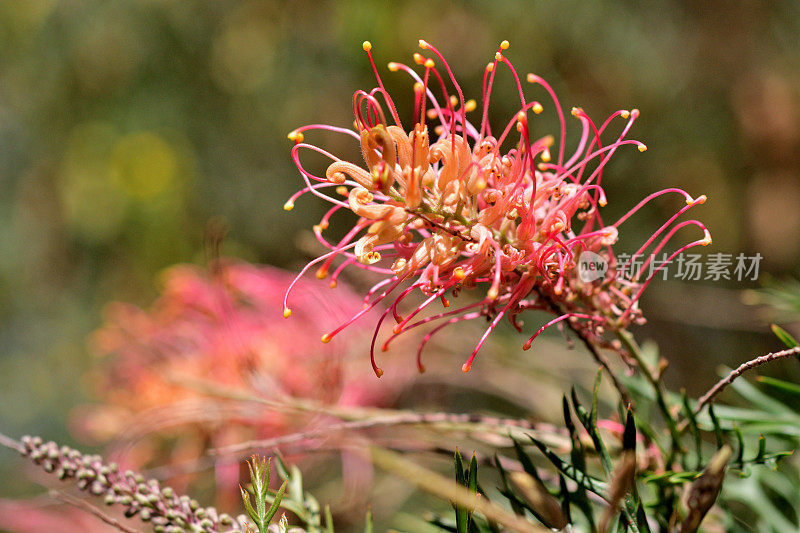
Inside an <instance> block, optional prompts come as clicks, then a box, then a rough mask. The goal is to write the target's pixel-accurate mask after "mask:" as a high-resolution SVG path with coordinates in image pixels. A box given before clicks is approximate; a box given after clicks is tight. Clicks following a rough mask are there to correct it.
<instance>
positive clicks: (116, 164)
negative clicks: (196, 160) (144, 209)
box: [110, 132, 178, 200]
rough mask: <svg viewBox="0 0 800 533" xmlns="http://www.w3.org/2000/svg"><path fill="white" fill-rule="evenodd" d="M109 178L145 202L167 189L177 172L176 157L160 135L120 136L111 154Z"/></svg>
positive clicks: (146, 133) (143, 133)
mask: <svg viewBox="0 0 800 533" xmlns="http://www.w3.org/2000/svg"><path fill="white" fill-rule="evenodd" d="M110 170H111V177H112V178H113V179H114V180H115V181H116V182H117V183H118V184H119V185H120V186H121V187H122V189H123V190H124V191H125V192H126V193H127V194H128V195H130V196H132V197H133V198H137V199H141V200H146V199H149V198H152V197H154V196H156V195H157V194H159V193H161V192H162V191H164V190H165V189H167V188H168V187H169V186H170V185H171V184H172V183H173V182H174V181H175V178H176V175H177V173H178V156H177V154H176V153H175V150H174V149H173V148H172V146H171V145H170V144H169V143H168V142H167V141H165V140H164V139H163V138H162V137H160V136H159V135H157V134H155V133H152V132H140V133H134V134H131V135H126V136H125V137H122V138H121V139H120V140H119V141H118V142H117V143H116V145H115V146H114V150H113V153H112V154H111V168H110Z"/></svg>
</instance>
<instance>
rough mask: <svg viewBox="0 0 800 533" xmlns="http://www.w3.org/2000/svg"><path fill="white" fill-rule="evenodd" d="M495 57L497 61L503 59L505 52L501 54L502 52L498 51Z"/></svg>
mask: <svg viewBox="0 0 800 533" xmlns="http://www.w3.org/2000/svg"><path fill="white" fill-rule="evenodd" d="M494 58H495V59H496V60H497V61H502V60H503V54H501V53H500V52H497V53H496V54H495V55H494Z"/></svg>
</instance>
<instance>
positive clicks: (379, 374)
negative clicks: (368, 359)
mask: <svg viewBox="0 0 800 533" xmlns="http://www.w3.org/2000/svg"><path fill="white" fill-rule="evenodd" d="M375 375H376V376H378V377H381V376H383V370H381V369H380V368H376V369H375Z"/></svg>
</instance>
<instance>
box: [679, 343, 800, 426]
mask: <svg viewBox="0 0 800 533" xmlns="http://www.w3.org/2000/svg"><path fill="white" fill-rule="evenodd" d="M798 354H800V346H795V347H794V348H790V349H788V350H782V351H780V352H772V353H768V354H766V355H762V356H760V357H756V358H755V359H751V360H750V361H747V362H746V363H743V364H741V365H739V367H738V368H736V369H735V370H732V371H731V373H730V374H728V375H727V376H725V377H724V378H723V379H721V380H719V381H718V382H717V383H716V384H715V385H714V386H713V387H711V389H710V390H709V391H708V392H707V393H705V394H704V395H703V396H702V397H701V398H700V399H699V400H698V401H697V405H696V406H695V408H694V412H695V414H697V413H699V412H700V411H701V410H702V409H703V407H704V406H705V405H706V404H707V403H710V402H712V401H713V400H714V398H715V397H716V396H717V395H718V394H719V393H720V392H722V390H723V389H724V388H725V387H727V386H728V385H730V384H731V383H733V380H735V379H736V378H738V377H739V376H741V375H742V374H744V373H745V372H747V371H748V370H750V369H751V368H755V367H757V366H761V365H763V364H765V363H769V362H771V361H775V360H777V359H783V358H785V357H790V356H792V355H798Z"/></svg>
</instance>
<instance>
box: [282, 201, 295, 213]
mask: <svg viewBox="0 0 800 533" xmlns="http://www.w3.org/2000/svg"><path fill="white" fill-rule="evenodd" d="M292 209H294V202H293V201H291V200H289V201H287V202H286V203H285V204H283V210H284V211H291V210H292Z"/></svg>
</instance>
